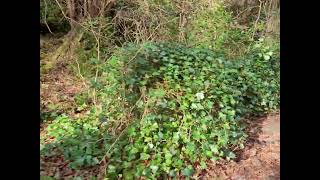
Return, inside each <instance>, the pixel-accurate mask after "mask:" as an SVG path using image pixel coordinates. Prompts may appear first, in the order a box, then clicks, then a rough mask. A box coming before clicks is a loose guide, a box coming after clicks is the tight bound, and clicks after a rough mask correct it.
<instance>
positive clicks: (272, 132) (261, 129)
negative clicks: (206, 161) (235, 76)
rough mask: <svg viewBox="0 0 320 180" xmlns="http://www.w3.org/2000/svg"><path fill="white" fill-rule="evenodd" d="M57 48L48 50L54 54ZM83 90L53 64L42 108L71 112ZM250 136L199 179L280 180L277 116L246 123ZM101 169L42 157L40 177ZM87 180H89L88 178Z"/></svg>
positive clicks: (69, 175) (63, 65) (95, 173)
mask: <svg viewBox="0 0 320 180" xmlns="http://www.w3.org/2000/svg"><path fill="white" fill-rule="evenodd" d="M55 48H56V46H54V45H53V46H52V47H49V49H51V50H54V49H55ZM82 88H83V86H82V83H81V81H79V80H78V79H77V78H76V77H74V75H73V74H72V72H71V71H70V70H69V69H68V68H67V66H66V63H65V62H63V61H61V62H57V63H56V64H55V67H53V68H52V69H51V70H50V71H49V72H47V73H45V74H41V106H42V110H45V111H48V112H49V111H50V108H48V105H49V104H56V105H57V108H58V109H59V110H61V111H68V112H71V115H72V113H73V112H74V111H73V110H72V108H70V107H74V106H73V104H74V103H75V101H74V96H75V94H76V93H79V92H80V91H81V89H82ZM45 124H46V123H42V124H41V133H45V127H46V125H45ZM247 133H248V135H249V137H248V141H247V143H246V145H245V148H244V149H243V150H241V151H239V152H238V153H237V157H238V158H237V159H236V160H235V161H233V162H223V161H222V162H219V163H216V164H210V165H209V166H208V169H207V170H203V171H199V172H197V174H196V175H195V176H197V177H198V179H230V180H247V179H248V180H249V179H250V180H276V179H280V114H279V113H275V114H269V115H268V116H265V117H262V118H255V119H253V120H252V119H251V120H250V121H249V120H248V121H247ZM101 171H102V169H101V168H100V167H99V166H96V167H92V168H88V169H83V170H79V171H75V170H72V169H70V168H68V162H67V161H64V159H63V157H55V158H46V157H41V162H40V175H41V176H51V177H55V178H56V179H71V178H72V177H76V176H82V177H90V176H98V179H100V178H99V176H100V175H99V172H101ZM88 179H89V178H88ZM101 179H102V178H101Z"/></svg>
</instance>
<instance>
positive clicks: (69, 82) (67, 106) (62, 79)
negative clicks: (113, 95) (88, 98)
mask: <svg viewBox="0 0 320 180" xmlns="http://www.w3.org/2000/svg"><path fill="white" fill-rule="evenodd" d="M43 41H44V42H43V45H42V49H41V50H40V51H41V52H43V53H44V54H45V55H43V56H44V58H41V64H42V67H45V66H46V65H47V64H50V63H51V64H53V67H51V68H50V69H49V70H48V71H46V72H45V73H42V74H41V76H40V98H41V112H51V111H55V112H58V113H65V112H68V113H69V112H71V113H72V112H74V111H73V109H74V108H75V107H76V104H75V95H76V94H78V93H80V92H81V91H83V89H85V88H84V85H83V82H82V81H81V80H80V79H79V78H78V77H76V75H75V73H74V72H72V71H71V70H70V68H68V66H69V64H70V63H71V62H70V60H69V59H66V58H64V57H59V58H57V59H55V62H49V61H48V60H50V58H45V57H46V56H50V53H52V52H54V51H55V50H56V49H57V48H58V47H59V45H61V43H62V41H61V40H60V41H59V40H57V39H54V38H52V39H45V40H43ZM53 42H54V43H53ZM69 115H72V114H69Z"/></svg>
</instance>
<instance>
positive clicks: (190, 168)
mask: <svg viewBox="0 0 320 180" xmlns="http://www.w3.org/2000/svg"><path fill="white" fill-rule="evenodd" d="M101 69H102V71H103V73H102V74H101V76H99V78H98V79H97V81H96V82H95V84H94V87H95V88H96V90H97V94H98V95H97V96H98V99H99V105H98V106H97V107H95V108H94V109H93V110H92V111H90V112H88V114H87V118H82V119H79V120H72V119H70V118H68V117H66V116H60V117H58V118H57V119H56V120H55V121H54V122H53V123H52V124H51V125H49V127H48V128H47V131H48V135H49V136H53V137H54V139H55V143H51V144H45V143H43V145H42V150H41V151H42V152H43V153H47V154H50V153H52V152H56V151H54V149H58V150H60V151H61V152H63V154H64V157H65V158H66V159H68V160H71V162H72V164H71V166H72V167H74V168H77V167H81V166H92V165H95V164H97V163H98V162H99V161H100V160H101V159H102V157H105V158H106V162H107V163H108V166H107V167H106V168H107V174H106V176H107V177H108V178H110V179H116V178H117V177H119V176H122V177H124V178H125V179H133V178H134V177H142V176H143V177H147V178H148V179H156V178H165V177H168V176H171V177H178V176H184V177H190V176H192V174H193V173H194V172H195V168H196V164H200V167H201V168H203V169H205V168H206V162H207V161H208V160H213V161H216V160H219V159H221V158H226V159H234V158H235V154H234V153H233V148H234V147H243V142H244V140H245V138H246V134H245V133H244V126H243V124H242V123H241V119H242V117H244V116H245V115H248V114H263V113H266V112H269V111H272V110H275V109H277V107H278V106H279V97H280V95H279V80H280V75H279V58H278V57H277V55H276V54H274V52H273V51H272V50H271V49H270V48H268V47H265V46H264V45H263V42H262V41H260V42H258V43H257V44H256V45H255V46H254V47H253V49H252V50H251V53H250V55H248V56H247V57H246V58H244V59H240V60H237V61H230V60H227V59H226V58H225V56H224V55H223V54H218V53H214V52H212V51H210V50H207V49H195V48H187V47H185V46H182V45H179V44H175V43H146V44H143V45H142V46H140V47H137V46H135V45H128V46H126V47H125V48H123V49H120V51H118V53H116V54H115V55H114V56H112V57H111V58H110V59H109V60H108V61H107V62H106V63H104V64H103V65H101ZM104 155H105V156H104Z"/></svg>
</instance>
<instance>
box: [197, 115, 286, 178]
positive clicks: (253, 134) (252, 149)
mask: <svg viewBox="0 0 320 180" xmlns="http://www.w3.org/2000/svg"><path fill="white" fill-rule="evenodd" d="M248 123H249V122H248ZM248 128H249V132H248V134H249V140H248V142H247V145H246V148H245V149H244V150H243V151H242V152H240V154H239V155H240V157H239V158H238V159H237V162H228V163H227V162H221V163H217V164H212V165H211V166H210V168H209V169H208V170H207V171H206V172H205V173H203V176H202V178H200V179H228V180H229V179H230V180H249V179H250V180H278V179H280V115H279V114H272V115H269V116H267V117H263V118H260V119H257V120H251V121H250V124H249V127H248Z"/></svg>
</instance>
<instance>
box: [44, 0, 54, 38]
mask: <svg viewBox="0 0 320 180" xmlns="http://www.w3.org/2000/svg"><path fill="white" fill-rule="evenodd" d="M44 4H45V8H44V23H45V25H46V26H47V28H48V30H49V32H50V33H51V34H53V33H52V31H51V29H50V27H49V25H48V23H47V10H48V5H47V1H46V0H44Z"/></svg>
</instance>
